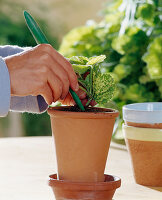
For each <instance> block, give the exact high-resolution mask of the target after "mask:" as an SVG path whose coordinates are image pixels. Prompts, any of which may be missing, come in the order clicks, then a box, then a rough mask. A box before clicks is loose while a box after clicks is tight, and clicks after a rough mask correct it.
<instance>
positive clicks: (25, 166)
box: [0, 137, 162, 200]
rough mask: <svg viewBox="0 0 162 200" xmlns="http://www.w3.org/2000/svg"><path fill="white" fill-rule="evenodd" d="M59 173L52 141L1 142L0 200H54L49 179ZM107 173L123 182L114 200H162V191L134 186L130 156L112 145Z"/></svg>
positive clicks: (44, 139)
mask: <svg viewBox="0 0 162 200" xmlns="http://www.w3.org/2000/svg"><path fill="white" fill-rule="evenodd" d="M55 172H56V158H55V152H54V144H53V139H52V137H22V138H1V139H0V199H1V200H54V199H55V198H54V196H53V193H52V190H51V188H50V187H49V186H48V184H47V182H48V175H50V174H53V173H55ZM106 173H108V174H114V175H117V176H119V177H121V179H122V186H121V187H120V188H119V189H117V190H116V193H115V196H114V200H162V188H153V187H144V186H141V185H138V184H136V183H135V182H134V178H133V174H132V169H131V164H130V160H129V156H128V152H127V151H126V149H125V147H121V146H118V145H115V144H113V143H111V148H110V151H109V157H108V162H107V166H106Z"/></svg>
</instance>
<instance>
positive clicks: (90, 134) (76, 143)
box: [48, 107, 119, 182]
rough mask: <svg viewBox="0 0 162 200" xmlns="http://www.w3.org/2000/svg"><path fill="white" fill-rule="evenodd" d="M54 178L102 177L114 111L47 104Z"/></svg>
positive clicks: (88, 179)
mask: <svg viewBox="0 0 162 200" xmlns="http://www.w3.org/2000/svg"><path fill="white" fill-rule="evenodd" d="M48 113H49V114H50V117H51V125H52V132H53V136H54V141H55V147H56V154H57V155H56V156H57V165H58V178H59V180H70V181H74V182H99V181H104V170H105V165H106V160H107V155H108V150H109V145H110V140H111V136H112V131H113V127H114V123H115V118H116V117H117V116H118V115H119V112H118V111H115V110H112V109H101V108H95V109H94V108H93V110H91V109H90V110H89V111H88V112H74V111H71V108H70V107H55V108H50V109H49V110H48Z"/></svg>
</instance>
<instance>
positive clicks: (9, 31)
mask: <svg viewBox="0 0 162 200" xmlns="http://www.w3.org/2000/svg"><path fill="white" fill-rule="evenodd" d="M22 15H23V13H22ZM38 22H39V25H40V26H41V28H42V30H43V31H44V32H45V33H46V36H47V38H48V39H49V41H50V43H51V44H52V45H53V46H54V47H55V48H56V49H57V48H58V40H57V38H56V37H53V36H52V35H51V33H49V30H48V27H47V26H46V25H45V21H40V20H38ZM0 45H19V46H21V47H24V46H35V45H36V43H35V41H34V39H33V37H32V35H31V33H30V32H29V30H28V28H27V26H26V24H25V21H21V20H19V21H13V20H12V19H11V18H10V17H9V16H8V15H6V14H3V13H2V12H1V13H0ZM3 121H4V120H3ZM1 122H2V120H1ZM22 122H23V125H24V128H25V134H26V135H27V136H38V135H50V134H51V129H50V120H49V117H48V115H47V113H43V114H42V115H34V114H28V113H24V114H22ZM3 124H4V122H3Z"/></svg>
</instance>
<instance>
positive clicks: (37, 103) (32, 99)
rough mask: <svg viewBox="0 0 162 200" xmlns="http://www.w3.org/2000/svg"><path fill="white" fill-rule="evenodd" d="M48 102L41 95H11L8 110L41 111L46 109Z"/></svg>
mask: <svg viewBox="0 0 162 200" xmlns="http://www.w3.org/2000/svg"><path fill="white" fill-rule="evenodd" d="M47 108H48V104H47V103H46V102H45V100H44V98H43V97H42V96H41V95H38V96H31V95H30V96H25V97H17V96H13V97H11V105H10V110H11V111H16V112H29V113H37V114H38V113H43V112H45V111H46V110H47Z"/></svg>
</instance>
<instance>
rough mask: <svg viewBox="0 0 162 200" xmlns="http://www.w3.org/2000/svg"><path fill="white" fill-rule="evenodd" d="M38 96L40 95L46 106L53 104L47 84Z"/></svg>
mask: <svg viewBox="0 0 162 200" xmlns="http://www.w3.org/2000/svg"><path fill="white" fill-rule="evenodd" d="M40 95H42V96H43V97H44V99H45V101H46V103H47V104H48V105H51V104H52V102H53V93H52V90H51V88H50V86H49V85H48V84H46V85H45V86H44V88H43V89H42V91H41V92H40Z"/></svg>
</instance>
